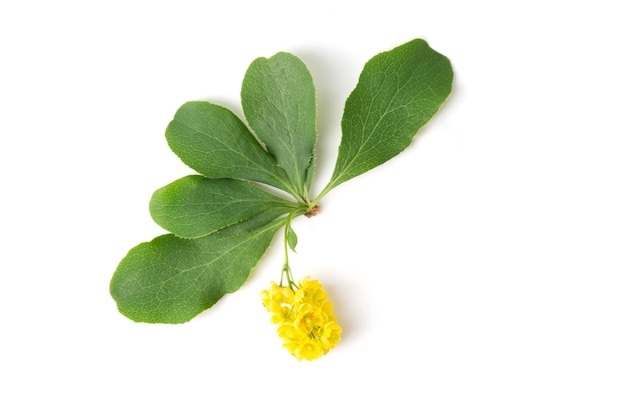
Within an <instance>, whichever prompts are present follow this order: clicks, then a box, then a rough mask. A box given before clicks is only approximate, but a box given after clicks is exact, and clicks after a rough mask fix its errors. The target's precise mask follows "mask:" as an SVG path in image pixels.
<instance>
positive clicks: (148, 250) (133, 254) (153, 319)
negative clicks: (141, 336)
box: [110, 221, 283, 324]
mask: <svg viewBox="0 0 626 418" xmlns="http://www.w3.org/2000/svg"><path fill="white" fill-rule="evenodd" d="M282 224H283V222H281V221H276V222H273V223H271V224H269V225H266V226H265V227H263V228H260V229H255V230H252V231H249V232H247V233H244V234H227V233H223V232H221V231H219V232H216V233H214V234H211V235H207V236H205V237H202V238H198V239H193V240H188V239H182V238H178V237H175V236H174V235H171V234H168V235H162V236H160V237H157V238H155V239H154V240H152V241H150V242H144V243H142V244H139V245H138V246H136V247H135V248H133V249H131V250H130V251H129V252H128V254H127V255H126V257H124V259H122V261H121V262H120V264H119V266H118V267H117V270H116V271H115V273H114V275H113V278H112V279H111V285H110V292H111V296H113V299H115V301H116V302H117V307H118V309H119V311H120V312H121V313H122V314H124V315H125V316H127V317H128V318H130V319H132V320H134V321H137V322H149V323H168V324H178V323H183V322H187V321H189V320H190V319H192V318H193V317H195V316H196V315H198V314H199V313H200V312H202V311H204V310H206V309H208V308H210V307H211V306H213V305H214V304H215V303H216V302H217V301H218V300H219V299H220V298H221V297H222V296H224V295H225V294H227V293H232V292H234V291H236V290H237V289H239V288H240V287H241V286H242V285H243V283H244V282H245V281H246V280H247V279H248V276H249V275H250V271H251V270H252V269H253V268H254V266H255V265H256V264H257V263H258V261H259V259H260V258H261V256H262V255H263V254H264V253H265V251H266V250H267V247H268V246H269V244H270V242H271V241H272V237H273V236H274V234H275V233H276V231H277V230H278V229H279V228H280V226H281V225H282Z"/></svg>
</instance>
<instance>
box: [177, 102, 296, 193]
mask: <svg viewBox="0 0 626 418" xmlns="http://www.w3.org/2000/svg"><path fill="white" fill-rule="evenodd" d="M165 137H166V138H167V142H168V144H169V146H170V148H171V149H172V151H173V152H174V153H175V154H176V155H178V157H179V158H180V159H181V160H182V161H183V162H184V163H185V164H187V165H188V166H189V167H191V168H193V169H194V170H196V171H197V172H198V173H200V174H202V175H204V176H205V177H208V178H234V179H244V180H252V181H258V182H261V183H265V184H269V185H271V186H274V187H277V188H279V189H282V190H285V191H287V192H290V193H293V190H292V189H293V188H292V187H291V186H290V184H289V180H288V178H287V174H286V173H285V172H284V171H283V170H282V169H281V168H280V167H278V166H277V163H276V159H275V158H274V157H273V156H271V155H270V154H268V153H267V152H266V151H265V150H264V149H263V147H262V146H261V144H259V142H258V141H257V140H256V138H255V137H254V135H252V133H251V132H250V131H249V130H248V128H247V127H246V126H245V125H244V124H243V122H242V121H241V120H240V119H239V118H238V117H237V116H236V115H235V114H234V113H233V112H231V111H230V110H229V109H226V108H225V107H222V106H218V105H216V104H213V103H209V102H201V101H195V102H187V103H185V104H184V105H182V106H181V107H180V108H179V109H178V111H177V112H176V115H175V116H174V119H173V120H172V121H171V122H170V124H169V125H168V126H167V129H166V130H165Z"/></svg>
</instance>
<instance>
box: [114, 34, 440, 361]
mask: <svg viewBox="0 0 626 418" xmlns="http://www.w3.org/2000/svg"><path fill="white" fill-rule="evenodd" d="M451 86H452V68H451V66H450V62H449V60H448V59H447V58H446V57H445V56H443V55H441V54H440V53H438V52H436V51H435V50H433V49H432V48H430V46H429V45H428V44H427V43H426V42H425V41H424V40H422V39H415V40H412V41H410V42H408V43H406V44H403V45H400V46H398V47H396V48H394V49H392V50H390V51H386V52H382V53H380V54H378V55H376V56H374V57H373V58H372V59H371V60H369V61H368V62H367V63H366V64H365V66H364V68H363V71H362V72H361V75H360V77H359V80H358V83H357V85H356V88H355V89H354V90H353V91H352V93H351V94H350V95H349V97H348V99H347V100H346V103H345V108H344V113H343V118H342V120H341V130H342V137H341V142H340V145H339V149H338V153H337V159H336V162H335V168H334V171H333V172H332V175H331V178H330V180H329V181H328V183H327V184H326V186H325V187H324V188H323V189H322V191H321V192H320V193H319V194H317V195H316V196H312V195H311V184H312V180H313V176H314V175H315V163H316V161H315V160H316V155H315V144H316V140H317V131H316V125H317V120H316V118H317V112H316V96H315V87H314V84H313V78H312V76H311V74H310V72H309V71H308V69H307V67H306V65H305V64H304V63H303V62H302V61H301V60H300V59H299V58H298V57H296V56H294V55H292V54H289V53H286V52H279V53H277V54H276V55H274V56H272V57H270V58H258V59H256V60H254V61H253V62H252V63H251V64H250V66H249V68H248V70H247V71H246V73H245V76H244V79H243V84H242V88H241V105H242V109H243V114H244V116H245V121H243V120H241V119H240V118H239V117H237V116H236V115H235V114H234V113H233V112H232V111H231V110H229V109H227V108H225V107H223V106H220V105H218V104H214V103H210V102H206V101H190V102H187V103H185V104H183V105H182V106H181V107H180V108H179V109H178V111H177V112H176V114H175V115H174V118H173V120H172V121H171V122H170V123H169V125H168V126H167V129H166V131H165V137H166V139H167V143H168V144H169V146H170V148H171V150H172V151H173V152H174V153H175V154H176V155H177V156H178V157H179V158H180V159H181V160H182V161H183V163H185V164H186V165H188V166H189V167H190V168H192V169H193V170H194V171H196V172H197V173H198V174H194V175H189V176H186V177H183V178H181V179H178V180H176V181H174V182H172V183H170V184H168V185H166V186H164V187H162V188H160V189H158V190H157V191H155V192H154V194H153V196H152V199H151V200H150V214H151V215H152V218H153V219H154V221H155V222H156V223H157V224H158V225H160V226H161V227H163V228H164V229H165V230H167V231H169V233H168V234H166V235H161V236H159V237H156V238H154V239H153V240H152V241H150V242H144V243H141V244H139V245H138V246H136V247H134V248H132V249H131V250H130V251H129V252H128V254H127V255H126V256H125V257H124V258H123V259H122V261H121V262H120V263H119V265H118V267H117V269H116V271H115V273H114V274H113V278H112V279H111V284H110V292H111V295H112V297H113V299H114V300H115V301H116V302H117V307H118V309H119V311H120V312H121V313H122V314H123V315H125V316H127V317H128V318H130V319H132V320H134V321H137V322H149V323H170V324H176V323H183V322H187V321H189V320H190V319H192V318H193V317H195V316H196V315H198V314H199V313H201V312H203V311H204V310H206V309H208V308H210V307H211V306H213V305H214V304H215V303H216V302H217V301H218V300H219V299H220V298H221V297H222V296H224V295H225V294H226V293H232V292H235V291H236V290H237V289H239V288H240V287H241V286H242V285H243V284H244V283H245V282H246V280H247V279H248V277H249V276H250V273H251V271H252V269H253V268H254V267H255V265H256V264H257V263H258V261H259V259H260V258H261V257H262V256H263V254H264V253H265V252H266V250H267V248H268V246H269V245H270V242H271V241H272V239H273V237H274V235H275V234H276V233H277V232H278V231H280V230H282V237H283V251H284V260H285V261H284V264H283V266H282V269H281V270H280V271H281V274H280V279H279V280H278V283H276V282H272V283H271V286H270V288H269V290H264V291H263V292H261V299H262V303H263V306H265V308H266V309H267V311H268V312H270V313H271V314H272V317H271V321H272V322H273V323H275V324H278V328H277V332H278V334H279V336H280V337H281V338H282V340H283V345H284V347H285V348H287V350H288V351H289V352H290V353H291V354H292V355H294V356H295V357H296V358H297V359H299V360H302V359H306V360H314V359H317V358H320V357H321V356H323V355H324V354H326V353H327V352H328V351H329V350H330V349H331V348H332V347H334V346H335V345H336V344H337V343H338V342H339V340H340V334H341V327H340V326H339V325H338V323H337V319H336V318H335V317H334V314H333V310H332V304H331V303H330V302H329V301H328V299H327V294H326V292H325V291H324V290H323V288H322V285H321V283H319V282H318V281H317V280H311V279H310V278H308V277H307V278H305V279H303V280H301V281H299V282H298V281H296V280H295V279H294V277H293V275H292V272H291V269H290V267H289V252H290V251H294V250H295V248H296V245H297V242H298V237H297V236H296V233H295V231H294V230H293V228H292V226H291V224H292V221H293V219H295V218H296V217H298V216H301V215H305V216H307V217H311V216H315V215H316V214H318V212H319V208H320V201H321V200H322V199H323V198H324V197H325V196H326V195H327V194H328V193H329V192H330V191H331V190H333V189H335V188H336V187H337V186H339V185H340V184H342V183H344V182H346V181H348V180H350V179H352V178H354V177H356V176H358V175H360V174H363V173H365V172H366V171H368V170H371V169H372V168H374V167H376V166H378V165H380V164H382V163H384V162H386V161H388V160H389V159H391V158H392V157H394V156H396V155H397V154H399V153H400V152H401V151H403V150H404V149H405V148H406V147H407V146H408V145H409V144H410V143H411V141H412V139H413V137H414V136H415V135H416V133H417V131H418V130H419V129H420V128H421V127H422V126H423V125H424V124H425V123H426V122H428V121H429V120H430V118H431V117H432V116H433V115H434V114H435V113H436V112H437V110H438V109H439V107H440V106H441V104H442V103H443V102H444V101H445V99H446V98H447V97H448V95H449V93H450V90H451ZM322 140H323V139H322ZM285 196H289V197H285Z"/></svg>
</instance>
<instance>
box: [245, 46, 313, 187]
mask: <svg viewBox="0 0 626 418" xmlns="http://www.w3.org/2000/svg"><path fill="white" fill-rule="evenodd" d="M241 105H242V108H243V113H244V115H245V117H246V120H247V121H248V124H249V125H250V128H251V129H252V130H253V131H254V132H255V133H256V135H257V137H258V138H259V140H260V141H261V142H263V143H264V144H265V145H266V147H267V150H268V152H269V153H270V154H272V155H273V156H275V157H276V161H277V162H278V165H279V166H280V167H282V168H283V170H285V172H286V173H287V176H288V177H289V179H290V180H291V183H292V184H294V185H296V189H297V191H298V193H299V195H300V197H302V198H306V197H307V195H308V188H309V186H310V181H311V175H312V170H313V164H312V161H313V151H314V148H315V140H316V136H317V133H316V127H315V124H316V108H315V87H314V85H313V78H312V77H311V73H310V72H309V70H308V69H307V67H306V65H305V64H304V63H303V62H302V61H301V60H300V59H299V58H298V57H296V56H294V55H292V54H289V53H286V52H279V53H278V54H276V55H274V56H272V57H270V58H257V59H256V60H254V61H253V62H252V63H251V64H250V67H248V70H247V71H246V74H245V76H244V79H243V84H242V87H241Z"/></svg>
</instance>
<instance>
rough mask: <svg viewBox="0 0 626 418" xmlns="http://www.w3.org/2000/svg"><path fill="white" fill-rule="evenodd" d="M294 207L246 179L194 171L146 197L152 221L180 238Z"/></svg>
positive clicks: (283, 211)
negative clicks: (149, 198) (217, 177)
mask: <svg viewBox="0 0 626 418" xmlns="http://www.w3.org/2000/svg"><path fill="white" fill-rule="evenodd" d="M294 207H295V204H293V203H290V202H288V201H286V200H283V199H281V198H279V197H277V196H274V195H273V194H270V193H268V192H266V191H264V190H262V189H261V188H260V187H258V186H256V185H254V184H252V183H249V182H247V181H243V180H234V179H208V178H206V177H202V176H198V175H191V176H187V177H183V178H181V179H178V180H176V181H174V182H173V183H170V184H168V185H167V186H165V187H162V188H160V189H159V190H157V191H156V192H154V194H153V195H152V199H151V200H150V214H151V215H152V218H153V219H154V221H155V222H156V223H157V224H159V225H160V226H161V227H163V228H165V229H166V230H168V231H169V232H171V233H173V234H174V235H176V236H179V237H181V238H198V237H202V236H204V235H208V234H211V233H213V232H215V231H218V230H220V229H222V228H225V227H228V226H231V225H234V224H237V223H240V222H243V221H245V220H247V219H250V218H253V217H256V216H258V215H261V214H263V213H268V212H269V213H272V214H273V218H272V219H274V218H276V217H278V216H280V215H282V214H285V213H287V212H289V210H290V209H293V208H294Z"/></svg>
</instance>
